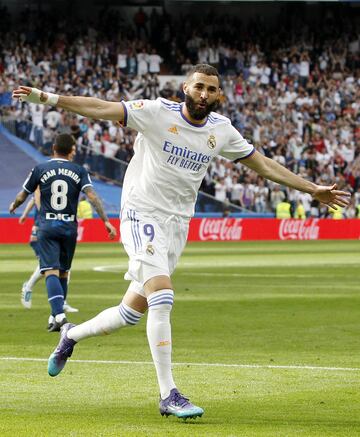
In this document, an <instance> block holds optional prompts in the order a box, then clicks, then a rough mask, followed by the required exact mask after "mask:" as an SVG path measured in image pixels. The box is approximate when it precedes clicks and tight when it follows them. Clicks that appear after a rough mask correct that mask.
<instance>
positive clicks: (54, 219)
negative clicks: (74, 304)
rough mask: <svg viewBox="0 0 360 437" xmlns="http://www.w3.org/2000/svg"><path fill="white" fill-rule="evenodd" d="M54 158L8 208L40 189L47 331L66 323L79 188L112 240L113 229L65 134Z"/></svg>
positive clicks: (32, 174)
mask: <svg viewBox="0 0 360 437" xmlns="http://www.w3.org/2000/svg"><path fill="white" fill-rule="evenodd" d="M53 151H54V157H53V159H50V160H49V161H47V162H45V163H42V164H38V165H37V166H36V167H34V168H33V169H32V170H31V172H30V174H29V176H28V177H27V179H26V181H25V182H24V185H23V190H22V191H20V192H19V193H18V194H17V196H16V198H15V200H14V202H12V203H11V204H10V207H9V211H10V213H14V212H15V210H16V208H17V207H18V206H20V205H21V204H22V203H23V202H24V201H25V200H26V198H27V197H28V195H29V194H31V193H34V192H35V190H36V189H37V187H39V189H40V211H39V219H38V235H37V241H38V254H39V258H40V272H41V273H44V274H45V277H46V288H47V292H48V300H49V303H50V306H51V314H52V316H53V317H54V321H53V323H50V324H49V328H48V331H49V332H53V331H59V330H60V327H61V326H62V325H64V324H66V323H67V320H66V317H65V313H64V296H66V294H67V285H68V272H69V270H70V268H71V263H72V259H73V256H74V251H75V246H76V237H77V220H76V210H77V204H78V199H79V194H80V191H83V192H84V193H85V194H86V195H87V197H88V198H89V200H90V202H91V203H92V205H93V206H94V208H95V209H96V211H97V213H98V214H99V216H100V217H101V218H102V220H103V221H104V224H105V227H106V229H107V231H108V233H109V237H110V238H111V239H112V238H114V237H115V235H116V230H115V228H114V227H113V226H112V224H111V223H110V222H109V219H108V218H107V215H106V214H105V212H104V209H103V206H102V203H101V200H100V199H99V197H98V196H97V194H96V192H95V191H94V189H93V186H92V183H91V179H90V176H89V174H88V172H87V171H86V169H85V168H84V167H81V166H79V165H78V164H75V163H73V162H71V160H72V158H73V156H74V154H75V139H74V138H73V137H72V136H71V135H68V134H61V135H58V136H57V137H56V139H55V144H54V146H53Z"/></svg>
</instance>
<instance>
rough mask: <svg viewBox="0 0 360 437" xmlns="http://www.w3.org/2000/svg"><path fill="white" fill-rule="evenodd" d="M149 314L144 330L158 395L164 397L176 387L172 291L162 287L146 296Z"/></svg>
mask: <svg viewBox="0 0 360 437" xmlns="http://www.w3.org/2000/svg"><path fill="white" fill-rule="evenodd" d="M147 301H148V306H149V314H148V318H147V325H146V332H147V337H148V341H149V346H150V350H151V355H152V357H153V361H154V364H155V368H156V374H157V378H158V382H159V386H160V395H161V398H162V399H166V398H167V397H168V396H169V394H170V390H172V389H173V388H175V387H176V385H175V383H174V380H173V377H172V371H171V325H170V312H171V309H172V305H173V302H174V292H173V291H172V290H170V289H164V290H159V291H156V292H155V293H152V294H151V295H150V296H149V297H148V298H147Z"/></svg>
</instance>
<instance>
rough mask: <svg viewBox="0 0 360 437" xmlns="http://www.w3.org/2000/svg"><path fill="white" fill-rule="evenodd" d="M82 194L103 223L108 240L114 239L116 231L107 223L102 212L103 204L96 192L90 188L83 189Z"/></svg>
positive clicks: (106, 218)
mask: <svg viewBox="0 0 360 437" xmlns="http://www.w3.org/2000/svg"><path fill="white" fill-rule="evenodd" d="M84 192H85V194H86V196H87V198H88V199H89V202H90V203H91V205H92V206H93V207H94V208H95V211H96V212H97V213H98V214H99V216H100V218H101V220H102V221H103V222H104V225H105V227H106V230H107V231H108V234H109V238H110V240H112V239H114V238H115V236H116V229H115V228H114V226H113V225H112V224H111V223H110V222H109V219H108V216H107V215H106V212H105V211H104V207H103V204H102V202H101V199H100V197H99V196H98V195H97V193H96V191H95V190H94V189H93V188H92V187H85V189H84Z"/></svg>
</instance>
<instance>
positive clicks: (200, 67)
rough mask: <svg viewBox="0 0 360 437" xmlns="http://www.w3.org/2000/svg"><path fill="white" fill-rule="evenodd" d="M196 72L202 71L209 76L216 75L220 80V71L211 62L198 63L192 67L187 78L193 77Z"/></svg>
mask: <svg viewBox="0 0 360 437" xmlns="http://www.w3.org/2000/svg"><path fill="white" fill-rule="evenodd" d="M194 73H202V74H206V75H207V76H216V77H217V78H218V79H219V81H220V76H219V72H218V71H217V69H216V68H215V67H213V66H212V65H209V64H196V65H194V66H193V67H191V68H190V70H189V71H188V73H187V78H189V77H191V76H192V75H193V74H194Z"/></svg>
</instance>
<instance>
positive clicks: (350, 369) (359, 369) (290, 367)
mask: <svg viewBox="0 0 360 437" xmlns="http://www.w3.org/2000/svg"><path fill="white" fill-rule="evenodd" d="M0 361H32V362H47V358H26V357H0ZM71 362H72V363H80V364H81V363H90V364H130V365H142V366H143V365H153V363H152V361H126V360H119V361H117V360H71ZM172 365H173V366H197V367H233V368H239V369H285V370H326V371H334V372H360V367H324V366H305V365H304V366H299V365H283V366H282V365H274V364H226V363H173V364H172Z"/></svg>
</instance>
